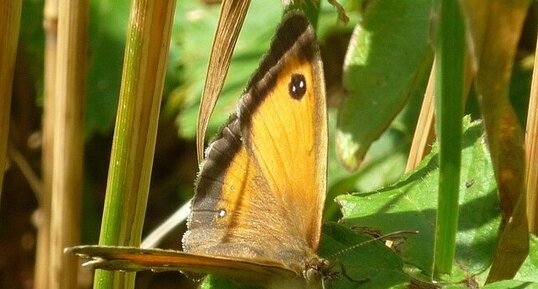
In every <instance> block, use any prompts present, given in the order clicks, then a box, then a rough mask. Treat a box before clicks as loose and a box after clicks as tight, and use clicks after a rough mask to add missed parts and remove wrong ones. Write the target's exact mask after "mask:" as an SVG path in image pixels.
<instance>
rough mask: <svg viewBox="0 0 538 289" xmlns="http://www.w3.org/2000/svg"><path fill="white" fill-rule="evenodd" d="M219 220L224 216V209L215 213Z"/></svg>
mask: <svg viewBox="0 0 538 289" xmlns="http://www.w3.org/2000/svg"><path fill="white" fill-rule="evenodd" d="M217 214H218V216H219V218H224V217H225V216H226V210H225V209H220V210H219V211H218V212H217Z"/></svg>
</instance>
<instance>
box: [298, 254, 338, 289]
mask: <svg viewBox="0 0 538 289" xmlns="http://www.w3.org/2000/svg"><path fill="white" fill-rule="evenodd" d="M336 275H337V273H336V271H334V270H333V268H332V265H331V263H330V262H329V260H327V259H323V258H319V257H313V258H311V259H310V260H309V261H307V262H306V263H305V265H304V269H303V277H304V279H305V280H306V282H307V283H310V284H312V283H317V284H320V283H321V284H324V283H325V281H328V280H331V279H335V278H336V277H337V276H336ZM323 287H324V286H323Z"/></svg>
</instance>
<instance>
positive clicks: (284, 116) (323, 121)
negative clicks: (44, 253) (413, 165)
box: [72, 14, 328, 288]
mask: <svg viewBox="0 0 538 289" xmlns="http://www.w3.org/2000/svg"><path fill="white" fill-rule="evenodd" d="M326 177H327V115H326V102H325V87H324V81H323V68H322V65H321V60H320V55H319V49H318V47H317V44H316V40H315V33H314V30H313V28H312V27H311V26H310V24H309V23H308V21H307V20H306V18H305V17H304V16H302V15H301V14H291V15H288V16H287V17H286V18H285V20H284V21H283V24H282V25H281V26H280V28H279V29H278V31H277V34H276V36H275V38H274V39H273V42H272V44H271V48H270V50H269V53H268V54H267V55H266V56H265V57H264V59H263V60H262V63H261V65H260V67H259V69H258V70H257V71H256V73H255V74H254V76H253V77H252V79H251V81H250V82H249V84H248V85H247V89H246V91H245V93H244V94H243V96H242V97H241V99H240V100H239V104H238V109H237V113H236V114H235V115H233V116H232V117H231V118H230V119H229V121H228V123H227V124H226V125H225V126H224V127H223V128H222V130H221V132H220V133H219V135H218V136H217V137H216V138H215V140H214V141H213V142H212V143H211V144H210V145H209V147H208V148H207V150H206V154H205V160H204V161H203V162H202V164H201V165H200V173H199V175H198V178H197V181H196V192H195V196H194V198H193V200H192V203H191V209H192V212H191V215H190V217H189V220H188V223H187V226H188V231H187V232H186V233H185V235H184V237H183V251H184V252H178V251H163V250H154V249H147V250H138V251H136V250H134V249H132V248H124V249H122V250H123V251H121V252H119V251H116V252H114V251H113V250H112V249H107V248H106V247H93V248H102V249H95V250H88V249H86V250H84V249H77V248H75V250H72V251H73V252H75V253H78V254H81V255H84V254H86V255H91V256H92V257H98V258H100V259H99V260H100V262H98V261H96V262H94V265H95V266H96V267H99V268H107V269H118V268H119V267H121V266H123V268H124V269H125V267H127V268H130V269H133V270H140V269H143V268H153V269H156V270H164V269H168V270H174V269H175V270H179V271H185V272H191V273H195V274H198V273H208V274H215V275H220V276H224V277H229V278H232V279H236V280H239V281H246V282H251V283H261V284H263V285H266V286H269V287H274V288H279V287H278V286H280V285H282V282H284V283H290V282H291V283H293V284H295V283H297V284H295V285H293V286H292V287H288V288H311V287H312V288H315V287H320V286H321V282H320V279H321V278H322V277H323V276H322V275H323V274H325V271H326V270H327V268H328V264H327V262H326V261H325V260H324V259H322V258H319V257H318V256H317V254H316V252H317V249H318V246H319V238H320V234H321V217H322V214H321V212H322V210H323V204H324V200H325V193H326ZM78 248H84V247H78ZM85 248H90V247H85ZM114 248H117V247H114ZM157 252H158V253H157ZM151 258H161V259H159V262H157V261H152V260H151ZM109 261H114V262H115V263H114V262H109ZM107 262H108V264H109V267H107V265H106V264H107ZM133 262H134V263H135V264H137V265H136V266H134V265H133ZM110 264H112V265H110ZM130 265H131V266H132V267H129V266H130ZM249 279H252V280H249ZM271 284H272V285H271ZM280 288H282V287H280Z"/></svg>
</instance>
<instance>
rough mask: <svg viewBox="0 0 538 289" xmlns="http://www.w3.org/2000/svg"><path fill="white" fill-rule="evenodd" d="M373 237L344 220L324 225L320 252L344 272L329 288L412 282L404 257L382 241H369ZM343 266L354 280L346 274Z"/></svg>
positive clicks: (369, 286) (383, 286) (372, 287)
mask: <svg viewBox="0 0 538 289" xmlns="http://www.w3.org/2000/svg"><path fill="white" fill-rule="evenodd" d="M371 239H372V237H370V236H368V235H365V234H358V233H357V232H355V231H353V230H351V229H349V228H347V227H345V226H343V225H340V224H336V223H327V224H325V225H324V226H323V238H322V240H321V245H320V249H319V255H320V256H321V257H324V258H326V259H327V260H329V262H330V263H331V264H332V265H333V268H334V269H335V270H336V271H339V272H340V274H339V276H338V278H337V279H335V280H333V281H332V282H330V284H329V285H328V286H330V287H329V288H335V289H345V288H369V289H375V288H395V287H394V286H403V285H404V284H407V283H408V282H409V279H410V278H409V276H407V275H406V274H405V273H404V272H403V269H402V268H403V262H402V260H401V258H400V257H398V255H396V253H395V252H394V251H392V250H391V249H390V248H388V247H387V246H385V245H384V244H383V243H382V242H380V241H375V242H368V241H369V240H371ZM355 247H356V248H355ZM341 268H343V269H344V271H345V273H346V275H347V276H348V277H350V278H352V280H351V279H350V278H348V277H346V276H344V275H342V272H341ZM353 280H355V281H353ZM358 280H362V281H363V282H357V281H358Z"/></svg>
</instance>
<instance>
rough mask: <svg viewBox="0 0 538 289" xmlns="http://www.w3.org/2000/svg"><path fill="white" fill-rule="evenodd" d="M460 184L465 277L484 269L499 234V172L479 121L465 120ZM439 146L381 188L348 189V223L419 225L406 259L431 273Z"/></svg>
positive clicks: (385, 227)
mask: <svg viewBox="0 0 538 289" xmlns="http://www.w3.org/2000/svg"><path fill="white" fill-rule="evenodd" d="M463 146H464V149H463V152H462V168H461V170H462V171H461V176H462V177H461V184H460V220H459V232H458V235H457V239H458V241H457V249H456V255H457V256H456V264H455V266H456V268H457V271H456V273H455V274H454V276H453V278H452V281H454V282H459V281H463V280H464V279H465V278H469V277H471V276H474V275H476V274H478V273H480V272H482V271H484V270H485V269H486V268H487V267H488V266H489V264H490V262H491V260H492V257H493V254H494V250H495V246H496V240H497V229H498V227H499V221H500V217H499V208H498V198H497V194H496V187H495V178H494V176H493V171H492V168H491V163H490V158H489V153H488V150H487V147H486V145H485V141H484V138H483V136H482V129H481V127H480V124H479V123H473V124H469V121H468V118H466V121H465V133H464V144H463ZM437 154H438V152H437V147H434V148H433V150H432V153H431V154H430V155H428V156H427V157H426V159H424V161H423V162H422V163H421V165H420V166H419V167H418V168H417V169H416V170H415V171H413V172H411V173H409V174H406V175H405V176H403V177H402V179H401V180H400V181H399V182H397V183H396V184H394V185H392V186H389V187H387V188H384V189H381V190H379V191H374V192H369V193H357V194H352V195H342V196H340V197H338V199H337V201H338V202H339V203H340V205H341V206H342V212H343V214H344V220H345V221H346V222H348V223H351V224H355V225H360V226H367V227H372V228H376V229H380V230H382V231H384V232H392V231H397V230H417V231H419V234H417V235H414V236H409V238H408V240H407V242H406V243H405V244H403V245H402V246H401V248H400V252H401V255H402V257H403V258H404V260H405V262H407V263H409V264H412V265H414V266H416V267H418V268H420V269H421V270H422V271H423V272H424V273H425V274H427V275H429V274H431V266H432V258H433V257H432V253H433V246H434V231H435V222H436V219H435V214H436V213H435V212H436V203H437V186H438V161H437Z"/></svg>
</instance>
